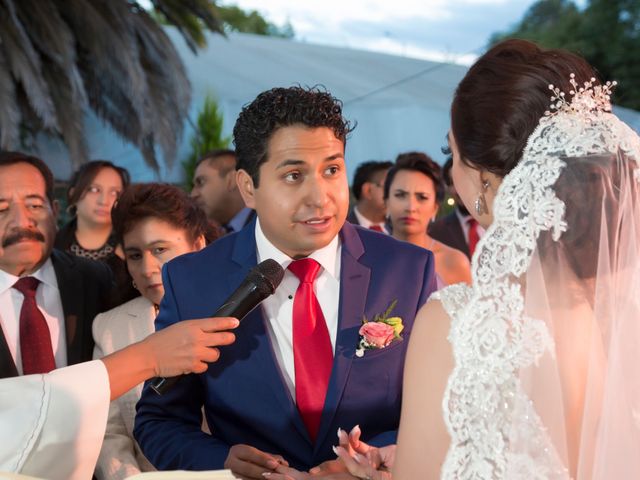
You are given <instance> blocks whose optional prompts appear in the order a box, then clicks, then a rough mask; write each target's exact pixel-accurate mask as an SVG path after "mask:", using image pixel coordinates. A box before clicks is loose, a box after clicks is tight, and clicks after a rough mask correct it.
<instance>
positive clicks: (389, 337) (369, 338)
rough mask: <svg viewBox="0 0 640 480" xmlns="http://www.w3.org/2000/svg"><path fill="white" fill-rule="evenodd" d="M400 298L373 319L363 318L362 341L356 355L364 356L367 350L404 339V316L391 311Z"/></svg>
mask: <svg viewBox="0 0 640 480" xmlns="http://www.w3.org/2000/svg"><path fill="white" fill-rule="evenodd" d="M397 303H398V300H394V301H393V302H391V305H389V308H387V310H386V311H385V312H384V313H382V314H378V315H376V316H375V317H373V320H367V317H364V318H363V319H362V326H361V327H360V331H359V333H360V341H359V342H358V348H357V349H356V356H357V357H362V356H363V355H364V351H365V350H377V349H380V348H385V347H387V346H388V345H389V344H390V343H391V342H393V341H394V340H402V335H400V333H402V330H403V329H404V325H402V318H400V317H392V316H391V312H393V309H394V308H396V304H397Z"/></svg>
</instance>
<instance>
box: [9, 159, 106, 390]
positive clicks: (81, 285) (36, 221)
mask: <svg viewBox="0 0 640 480" xmlns="http://www.w3.org/2000/svg"><path fill="white" fill-rule="evenodd" d="M57 213H58V205H57V203H56V202H55V201H54V198H53V175H52V173H51V171H50V170H49V168H48V167H47V165H46V164H45V163H44V162H43V161H42V160H40V159H39V158H36V157H33V156H29V155H25V154H23V153H18V152H2V153H0V235H1V248H0V326H1V327H2V328H1V329H0V378H4V377H12V376H16V375H22V374H31V373H47V372H49V371H51V370H53V369H55V368H58V367H63V366H66V365H71V364H74V363H79V362H82V361H86V360H91V356H92V353H93V337H92V335H91V322H92V321H93V318H94V317H95V316H96V315H97V314H98V313H100V312H101V311H103V310H105V309H106V308H107V303H108V298H109V294H110V293H111V288H112V276H111V272H110V270H109V268H108V267H107V266H106V265H104V264H103V263H100V262H94V261H91V260H87V259H84V258H79V257H76V256H74V255H71V254H69V253H66V252H62V251H59V250H55V249H53V242H54V239H55V235H56V215H57Z"/></svg>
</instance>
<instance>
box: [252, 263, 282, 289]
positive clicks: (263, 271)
mask: <svg viewBox="0 0 640 480" xmlns="http://www.w3.org/2000/svg"><path fill="white" fill-rule="evenodd" d="M283 278H284V269H283V268H282V266H280V264H279V263H278V262H276V261H275V260H274V259H272V258H267V259H266V260H264V261H263V262H260V263H259V264H258V265H256V267H255V268H254V269H253V270H251V272H249V275H248V276H247V280H251V281H253V282H254V283H255V285H256V286H257V288H258V290H260V293H262V294H264V296H265V297H267V296H269V295H272V294H273V292H275V291H276V288H278V285H280V282H282V279H283Z"/></svg>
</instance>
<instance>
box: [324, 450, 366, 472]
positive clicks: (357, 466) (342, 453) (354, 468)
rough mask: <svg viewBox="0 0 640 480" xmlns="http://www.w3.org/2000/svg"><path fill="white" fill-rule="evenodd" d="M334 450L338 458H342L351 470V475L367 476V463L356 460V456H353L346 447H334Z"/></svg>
mask: <svg viewBox="0 0 640 480" xmlns="http://www.w3.org/2000/svg"><path fill="white" fill-rule="evenodd" d="M333 451H334V452H335V454H336V455H337V456H338V458H339V459H340V460H342V462H343V463H344V465H345V467H347V470H349V473H350V474H351V475H354V476H356V477H363V476H364V477H366V475H367V470H368V469H367V468H366V465H362V464H361V463H359V462H358V460H356V458H355V457H352V456H351V455H350V454H349V452H348V451H347V450H346V449H345V448H343V447H333ZM355 455H358V454H357V453H356V454H355ZM361 458H364V457H361Z"/></svg>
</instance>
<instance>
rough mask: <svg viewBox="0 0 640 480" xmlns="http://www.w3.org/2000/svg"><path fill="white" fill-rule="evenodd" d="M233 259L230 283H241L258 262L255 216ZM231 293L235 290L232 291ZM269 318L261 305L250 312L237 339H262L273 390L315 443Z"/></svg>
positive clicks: (261, 355) (259, 352)
mask: <svg viewBox="0 0 640 480" xmlns="http://www.w3.org/2000/svg"><path fill="white" fill-rule="evenodd" d="M231 259H232V260H233V261H234V262H235V263H236V264H237V266H238V269H237V270H235V271H234V272H232V273H231V274H230V275H229V285H240V283H241V282H242V280H243V279H244V278H245V277H246V276H247V273H249V271H250V270H251V269H252V268H254V267H255V266H256V265H257V263H258V256H257V252H256V240H255V218H254V220H253V221H252V222H251V223H250V224H249V225H247V226H246V227H245V228H243V229H242V230H241V231H240V232H238V233H237V238H236V243H235V245H234V248H233V252H232V254H231ZM229 294H231V291H230V292H229ZM268 321H269V320H268V319H267V318H266V317H265V316H264V313H263V310H262V308H261V307H260V306H258V307H257V308H255V309H254V310H253V311H252V312H250V313H249V314H248V315H247V316H246V317H245V319H244V320H243V321H242V329H243V331H244V333H245V334H246V335H238V336H237V337H236V338H237V340H236V343H240V342H241V343H242V344H245V345H244V346H243V347H242V348H244V349H245V351H250V350H251V349H252V346H251V345H250V339H251V338H254V339H256V340H257V342H258V346H257V348H255V347H254V348H253V350H254V353H253V354H254V355H255V357H256V362H255V363H256V365H258V368H260V369H262V371H263V376H264V378H267V379H269V382H268V383H269V385H270V386H271V389H272V391H273V394H274V395H275V397H276V398H277V400H278V403H279V404H280V407H281V408H282V410H283V411H284V415H285V416H286V418H290V419H292V422H293V424H294V426H295V427H296V430H298V432H299V433H300V434H301V435H302V436H303V437H304V438H305V439H306V440H307V442H309V444H311V439H310V438H309V433H308V432H307V429H306V427H305V425H304V423H303V422H302V417H301V416H300V413H299V412H298V407H297V406H296V405H295V403H294V401H293V399H292V398H291V395H290V394H289V389H288V387H287V384H286V382H285V380H284V377H283V376H282V371H281V370H280V367H279V365H278V362H277V360H276V356H275V352H274V351H273V345H272V344H271V338H270V336H269V332H268V328H269V326H268V324H267V323H268Z"/></svg>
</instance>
